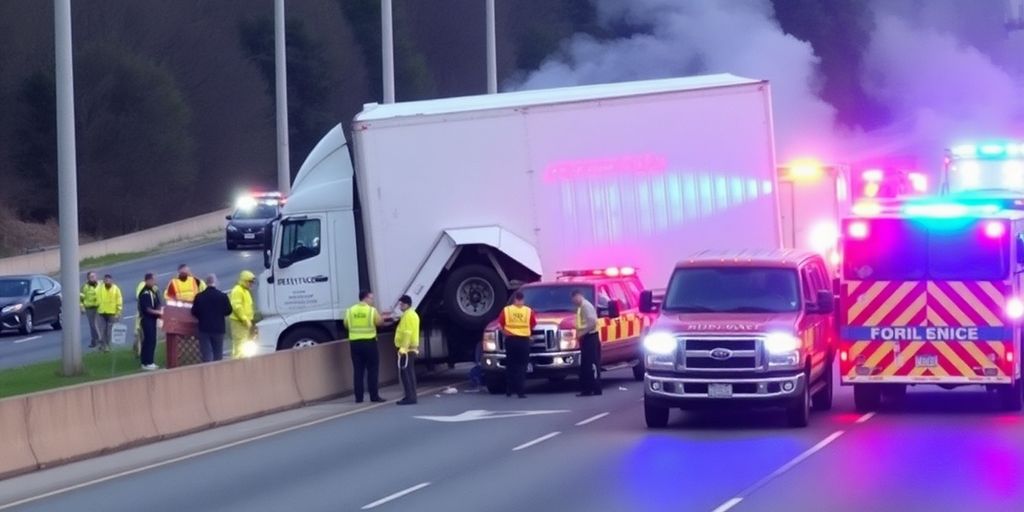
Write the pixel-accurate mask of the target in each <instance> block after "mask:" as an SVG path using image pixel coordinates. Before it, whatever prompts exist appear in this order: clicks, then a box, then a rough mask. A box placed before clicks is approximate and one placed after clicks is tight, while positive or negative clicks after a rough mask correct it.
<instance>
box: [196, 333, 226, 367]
mask: <svg viewBox="0 0 1024 512" xmlns="http://www.w3.org/2000/svg"><path fill="white" fill-rule="evenodd" d="M199 354H200V355H201V356H202V358H203V362H204V363H209V362H212V361H220V360H221V359H224V333H211V332H201V333H199Z"/></svg>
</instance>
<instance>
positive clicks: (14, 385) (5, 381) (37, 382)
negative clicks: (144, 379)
mask: <svg viewBox="0 0 1024 512" xmlns="http://www.w3.org/2000/svg"><path fill="white" fill-rule="evenodd" d="M156 364H158V365H160V367H161V368H165V367H166V366H167V351H166V350H165V349H164V344H163V343H160V344H159V345H158V346H157V349H156ZM82 366H83V368H84V371H83V373H82V375H76V376H74V377H64V376H62V375H61V374H60V370H61V362H60V360H56V361H47V362H44V363H36V364H31V365H28V366H22V367H20V368H11V369H8V370H0V398H5V397H9V396H15V395H23V394H25V393H34V392H36V391H45V390H48V389H55V388H60V387H64V386H73V385H75V384H81V383H83V382H93V381H97V380H104V379H110V378H113V377H120V376H123V375H131V374H133V373H139V372H141V371H142V369H141V368H140V365H139V360H138V359H136V357H135V352H134V351H133V350H132V348H131V347H125V348H118V349H117V350H114V351H112V352H107V353H101V352H92V351H91V352H88V353H86V354H83V355H82Z"/></svg>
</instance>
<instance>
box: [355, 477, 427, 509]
mask: <svg viewBox="0 0 1024 512" xmlns="http://www.w3.org/2000/svg"><path fill="white" fill-rule="evenodd" d="M428 485H430V482H423V483H422V484H418V485H414V486H412V487H410V488H408V489H406V490H404V491H398V492H396V493H394V494H392V495H390V496H387V497H384V498H381V499H379V500H377V501H375V502H373V503H370V504H369V505H364V506H363V510H370V509H371V508H377V507H379V506H381V505H383V504H385V503H387V502H389V501H395V500H397V499H398V498H401V497H402V496H405V495H406V494H412V493H414V492H416V491H418V490H420V489H422V488H424V487H426V486H428Z"/></svg>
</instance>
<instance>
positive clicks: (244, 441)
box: [0, 384, 448, 510]
mask: <svg viewBox="0 0 1024 512" xmlns="http://www.w3.org/2000/svg"><path fill="white" fill-rule="evenodd" d="M446 387H448V385H447V384H446V385H444V386H438V387H435V388H430V389H426V390H423V391H421V392H419V393H417V394H416V396H423V395H429V394H431V393H435V392H437V391H440V390H442V389H444V388H446ZM393 403H394V401H388V402H381V403H377V404H373V405H368V406H366V407H362V408H359V409H354V410H351V411H345V412H339V413H338V414H332V415H330V416H327V417H324V418H320V419H317V420H312V421H307V422H305V423H300V424H298V425H293V426H291V427H286V428H282V429H280V430H275V431H273V432H267V433H266V434H260V435H258V436H253V437H248V438H245V439H239V440H238V441H232V442H230V443H228V444H222V445H220V446H214V447H213V448H207V449H205V450H200V451H198V452H194V453H190V454H188V455H182V456H179V457H174V458H172V459H167V460H164V461H160V462H154V463H153V464H148V465H145V466H142V467H139V468H135V469H129V470H127V471H121V472H120V473H114V474H113V475H108V476H105V477H101V478H97V479H94V480H89V481H87V482H82V483H80V484H75V485H69V486H67V487H64V488H62V489H57V490H54V491H50V492H46V493H43V494H40V495H38V496H32V497H29V498H24V499H21V500H18V501H13V502H11V503H7V504H0V510H8V509H12V508H14V507H20V506H22V505H25V504H28V503H32V502H36V501H39V500H43V499H46V498H52V497H54V496H59V495H61V494H67V493H69V492H72V491H77V490H79V489H84V488H86V487H91V486H93V485H96V484H102V483H104V482H109V481H111V480H117V479H118V478H123V477H126V476H131V475H135V474H138V473H143V472H146V471H149V470H151V469H157V468H162V467H164V466H169V465H171V464H176V463H178V462H183V461H186V460H190V459H194V458H196V457H202V456H203V455H209V454H211V453H217V452H221V451H224V450H227V449H229V448H234V447H236V446H243V445H247V444H250V443H253V442H256V441H261V440H263V439H267V438H268V437H274V436H279V435H281V434H287V433H288V432H294V431H296V430H302V429H304V428H309V427H313V426H316V425H319V424H321V423H327V422H329V421H334V420H336V419H338V418H344V417H345V416H351V415H353V414H357V413H360V412H366V411H369V410H372V409H376V408H378V407H383V406H385V405H388V404H393Z"/></svg>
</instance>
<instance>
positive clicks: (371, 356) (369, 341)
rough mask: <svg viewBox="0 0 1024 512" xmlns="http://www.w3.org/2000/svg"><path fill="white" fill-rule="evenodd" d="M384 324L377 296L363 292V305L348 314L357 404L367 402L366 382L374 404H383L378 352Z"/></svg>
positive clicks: (360, 303)
mask: <svg viewBox="0 0 1024 512" xmlns="http://www.w3.org/2000/svg"><path fill="white" fill-rule="evenodd" d="M382 325H384V318H383V317H382V316H381V314H380V313H378V312H377V308H375V307H373V294H372V293H370V292H369V291H367V290H363V291H361V292H359V302H357V303H356V304H355V305H354V306H352V307H350V308H348V310H347V311H345V328H346V329H348V341H349V348H350V350H351V352H352V376H353V379H354V381H355V382H353V385H352V389H353V391H354V394H355V397H356V403H357V404H359V403H363V389H364V387H363V386H364V380H365V385H366V388H368V390H369V392H370V401H371V402H383V401H384V399H383V398H381V397H380V391H379V382H378V379H379V378H380V377H379V375H380V352H378V349H377V327H380V326H382Z"/></svg>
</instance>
